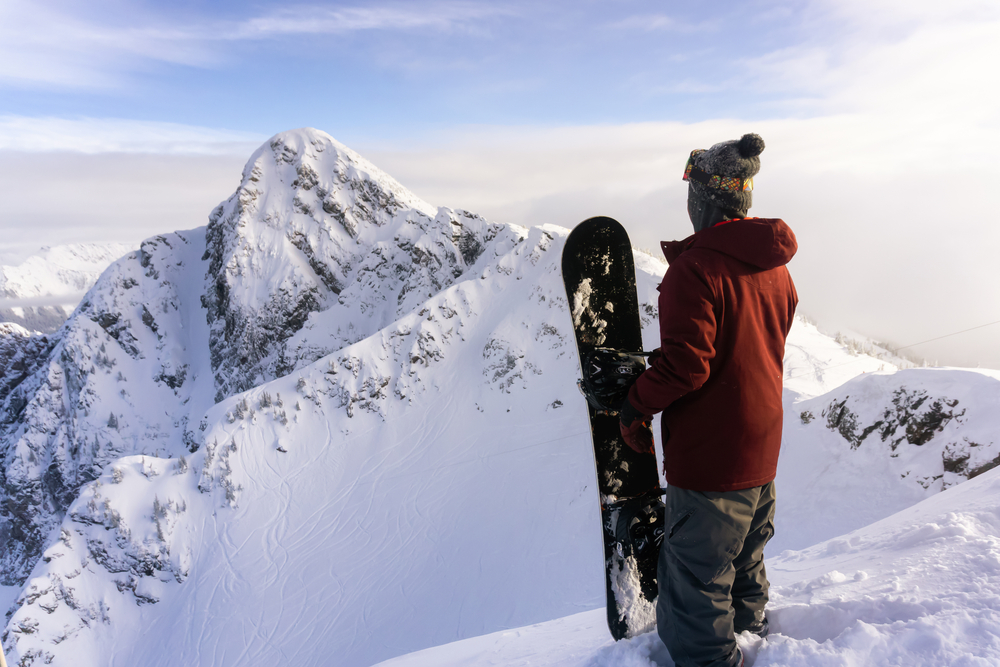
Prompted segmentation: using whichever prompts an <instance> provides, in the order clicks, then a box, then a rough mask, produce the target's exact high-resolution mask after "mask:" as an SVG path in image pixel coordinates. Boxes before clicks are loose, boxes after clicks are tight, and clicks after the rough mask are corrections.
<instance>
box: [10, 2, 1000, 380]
mask: <svg viewBox="0 0 1000 667" xmlns="http://www.w3.org/2000/svg"><path fill="white" fill-rule="evenodd" d="M997 62H1000V3H998V2H996V0H950V1H949V2H947V3H945V2H940V0H934V1H929V0H909V1H907V0H798V1H795V2H777V1H766V0H758V1H756V2H755V1H748V2H726V1H723V2H714V3H695V2H673V1H660V2H653V1H649V0H604V1H601V2H597V1H590V0H579V1H575V2H568V1H562V0H557V1H553V2H519V1H514V2H480V1H471V2H434V1H426V0H411V1H409V2H384V1H376V2H306V3H299V4H283V3H272V2H257V3H246V2H244V3H237V2H229V1H226V2H214V3H202V2H192V1H181V2H170V3H167V2H126V1H119V2H105V1H89V2H87V3H79V2H58V1H50V0H41V1H30V2H29V1H27V0H3V1H2V2H0V183H2V184H3V185H4V189H5V192H4V194H5V196H4V197H0V232H2V234H0V263H16V261H18V258H21V257H23V256H24V255H25V254H26V253H28V252H31V251H32V250H33V249H36V248H37V247H39V246H41V245H52V244H56V243H62V242H68V241H85V240H94V241H111V240H115V241H138V240H140V239H142V238H145V237H147V236H150V235H153V234H156V233H160V232H164V231H170V230H173V229H185V228H191V227H195V226H199V225H202V224H205V220H206V217H207V215H208V212H209V211H210V210H211V209H212V208H213V207H214V206H215V204H217V203H218V202H219V201H221V200H223V199H225V198H226V197H228V196H229V194H231V193H232V191H233V190H234V189H235V187H236V185H237V184H238V177H239V173H240V169H241V167H242V164H243V162H244V161H245V160H246V158H247V157H248V156H249V155H250V153H251V152H252V151H253V149H254V148H255V147H256V146H257V145H259V144H260V143H261V142H263V141H264V140H266V139H267V137H269V136H271V135H273V134H275V133H277V132H280V131H283V130H287V129H292V128H296V127H302V126H312V127H317V128H319V129H322V130H325V131H327V132H329V133H330V134H332V135H333V136H334V137H335V138H336V139H338V140H340V141H342V142H343V143H346V144H347V145H349V146H350V147H352V148H354V149H355V150H357V151H359V152H360V153H362V154H363V155H365V157H367V158H369V159H371V160H372V161H374V162H375V163H376V164H378V165H379V166H380V167H382V168H383V169H385V170H386V171H387V172H388V173H390V174H391V175H393V176H394V177H396V178H397V179H398V180H400V181H401V182H402V183H403V184H404V185H406V186H407V187H409V188H411V189H412V190H414V192H416V194H418V195H419V196H421V197H423V198H424V199H426V200H427V201H429V202H431V203H433V204H437V205H445V206H452V207H455V208H466V209H468V210H472V211H475V212H478V213H481V214H483V215H486V216H487V217H490V218H492V219H496V220H500V221H505V222H513V223H517V224H521V225H534V224H541V223H545V222H551V223H555V224H559V225H562V226H565V227H572V226H573V225H574V224H575V223H576V222H578V221H579V220H582V219H583V218H585V217H588V216H590V215H595V214H607V215H613V216H615V217H618V218H619V219H620V220H622V222H623V223H624V224H625V225H626V227H627V228H628V229H629V231H630V234H631V235H632V237H633V240H634V241H635V242H636V243H637V244H638V245H640V246H645V247H648V248H655V247H657V242H658V241H659V240H660V239H665V238H679V237H682V236H685V235H687V234H688V233H689V232H690V226H689V223H688V221H687V219H686V216H685V213H684V211H685V206H684V198H685V193H686V190H685V188H684V184H683V183H682V182H681V181H680V180H679V178H678V175H679V173H680V170H681V168H682V166H683V163H684V160H685V159H686V156H687V153H688V152H689V151H690V150H691V149H692V148H705V147H708V146H710V145H711V144H713V143H715V142H718V141H723V140H726V139H733V138H737V137H739V136H740V135H741V134H743V133H744V132H749V131H753V132H758V133H760V134H761V135H762V136H763V137H764V139H765V141H766V142H767V149H766V150H765V152H764V154H763V155H762V170H761V173H760V175H759V176H758V178H757V179H756V184H757V189H756V191H755V193H754V201H755V205H754V209H753V210H752V212H751V214H756V215H760V216H773V217H782V218H784V219H786V220H787V221H788V222H789V223H790V224H791V225H792V227H793V229H795V231H796V233H797V234H798V236H799V240H800V246H801V249H800V252H799V255H798V256H797V257H796V259H795V260H793V265H792V270H793V274H794V275H795V277H796V281H797V284H798V285H799V292H800V295H801V296H802V303H803V306H802V309H803V311H805V312H807V313H809V314H811V315H812V316H813V317H815V318H816V319H818V320H819V321H820V323H821V324H823V325H824V326H825V327H827V328H828V329H831V330H835V329H855V330H858V331H860V332H862V333H866V334H869V335H873V336H876V337H879V338H883V339H888V340H891V341H893V342H895V343H896V344H907V343H911V342H916V341H920V340H924V339H927V338H932V337H935V336H938V335H941V334H944V333H950V332H952V331H958V330H960V329H963V328H968V327H972V326H976V325H979V324H982V323H985V322H990V321H995V320H1000V290H997V289H996V285H997V284H1000V263H998V262H997V261H996V254H997V251H998V249H1000V226H998V225H997V224H996V223H995V222H994V221H993V217H992V215H991V214H990V213H989V211H990V210H991V209H992V208H993V207H994V204H993V203H992V202H993V198H994V193H995V192H996V186H995V184H994V183H995V180H996V176H995V175H994V173H993V172H994V170H995V164H996V162H997V157H996V156H997V155H998V154H1000V74H998V73H997V69H996V65H995V63H997ZM913 351H914V352H916V353H919V354H922V355H924V356H926V357H928V358H929V359H931V360H932V361H933V360H938V361H942V362H943V363H954V364H964V365H976V364H978V363H981V364H984V365H989V366H992V367H995V368H1000V327H992V328H985V329H982V330H978V331H977V332H973V333H970V334H966V335H963V336H960V337H956V338H952V339H948V340H946V341H944V342H942V343H935V344H931V345H929V346H925V347H921V348H919V349H915V350H913Z"/></svg>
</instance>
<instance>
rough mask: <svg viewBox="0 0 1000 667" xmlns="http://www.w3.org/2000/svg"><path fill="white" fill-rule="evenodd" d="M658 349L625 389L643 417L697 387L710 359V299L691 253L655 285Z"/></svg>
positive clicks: (712, 298) (708, 284)
mask: <svg viewBox="0 0 1000 667" xmlns="http://www.w3.org/2000/svg"><path fill="white" fill-rule="evenodd" d="M659 289H660V298H659V307H660V350H661V352H662V353H663V355H662V356H660V357H658V358H657V359H655V360H654V361H653V363H652V364H651V365H650V367H649V368H647V369H646V371H645V372H644V373H643V374H642V375H640V376H639V378H638V379H637V380H636V382H635V384H634V385H632V388H631V389H630V390H629V395H628V397H629V402H630V403H632V405H633V406H634V407H635V408H636V409H637V410H639V411H640V412H642V413H643V414H646V415H652V414H655V413H657V412H660V411H662V410H664V409H666V408H667V407H668V406H669V405H670V404H671V403H673V402H674V401H676V400H677V399H678V398H680V397H681V396H684V395H685V394H687V393H690V392H692V391H694V390H696V389H698V388H700V387H701V386H702V385H703V384H705V381H706V380H708V376H709V364H710V362H711V361H712V359H714V358H715V334H716V327H717V322H716V314H715V303H716V295H715V291H714V290H713V289H712V285H711V281H710V279H709V277H708V276H706V275H705V272H704V271H703V268H702V266H701V265H700V264H699V262H698V260H697V258H696V256H695V254H694V253H690V254H688V255H686V256H684V257H680V258H678V259H677V260H676V261H675V262H674V264H672V265H671V266H670V268H669V269H667V273H666V275H665V276H664V277H663V282H662V283H661V284H660V288H659Z"/></svg>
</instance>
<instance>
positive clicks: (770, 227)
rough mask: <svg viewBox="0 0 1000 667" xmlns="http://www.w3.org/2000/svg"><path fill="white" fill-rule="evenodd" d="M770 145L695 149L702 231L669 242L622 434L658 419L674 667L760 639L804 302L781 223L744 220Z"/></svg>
mask: <svg viewBox="0 0 1000 667" xmlns="http://www.w3.org/2000/svg"><path fill="white" fill-rule="evenodd" d="M763 148H764V144H763V141H762V140H761V139H760V137H758V136H757V135H745V136H744V137H743V138H742V139H741V140H739V141H731V142H724V143H722V144H716V145H715V146H713V147H712V148H711V149H710V150H708V151H693V152H692V154H691V158H690V159H689V162H688V167H687V169H686V171H685V180H689V183H690V186H689V193H688V213H689V215H690V217H691V222H692V224H693V226H694V228H695V232H696V233H695V234H694V235H693V236H691V237H689V238H687V239H685V240H683V241H678V242H672V243H664V244H663V250H664V254H665V256H666V257H667V260H668V262H669V264H670V268H669V269H668V270H667V273H666V275H665V276H664V280H663V282H662V284H661V285H660V299H659V307H660V333H661V347H660V352H659V354H657V355H655V356H654V357H653V359H652V361H651V364H650V367H649V369H648V370H647V371H646V372H645V373H643V374H642V375H641V376H640V377H639V379H638V381H637V382H636V383H635V385H634V386H633V387H632V389H631V391H630V392H629V397H628V399H627V400H626V401H625V404H624V405H623V406H622V410H621V417H622V432H623V436H624V437H625V439H626V442H628V443H629V444H630V445H631V446H633V447H634V448H636V449H639V450H646V451H648V449H649V448H650V447H651V443H648V442H643V441H642V435H641V434H642V433H643V430H642V429H640V428H638V427H637V426H636V425H637V424H639V423H641V422H645V421H648V419H647V418H648V416H649V415H652V414H655V413H656V412H660V411H663V419H662V432H661V435H662V439H663V450H664V472H665V475H666V478H667V482H668V484H669V486H668V489H667V497H666V505H667V509H666V537H665V539H664V543H663V549H662V552H661V557H660V566H659V573H658V584H659V588H660V595H659V601H658V604H657V622H658V628H659V631H660V636H661V637H662V638H663V640H664V643H665V644H666V645H667V648H668V649H669V650H670V653H671V656H672V657H673V659H674V661H675V662H676V663H677V664H678V665H679V667H689V666H690V667H696V666H697V667H702V666H707V665H713V666H715V665H718V666H720V667H721V666H723V665H726V666H728V665H736V664H739V662H740V661H741V660H742V656H741V654H740V653H739V650H738V649H737V648H736V644H735V639H734V631H741V630H750V631H756V632H759V633H763V632H766V621H765V619H764V605H765V604H766V602H767V578H766V575H765V572H764V565H763V548H764V545H765V544H766V543H767V540H768V539H770V537H771V535H772V534H773V512H774V484H773V480H774V476H775V472H776V467H777V459H778V451H779V448H780V444H781V424H782V407H781V380H782V359H783V356H784V345H785V339H786V337H787V335H788V331H789V329H790V328H791V324H792V318H793V316H794V312H795V306H796V303H797V296H796V293H795V287H794V285H793V283H792V280H791V277H790V275H789V273H788V270H787V269H786V268H785V264H787V263H788V261H789V260H790V259H791V258H792V256H793V255H794V254H795V250H796V248H797V244H796V241H795V236H794V234H793V233H792V231H791V229H789V227H788V226H787V225H786V224H785V223H784V222H783V221H781V220H776V219H758V218H746V217H745V216H746V213H747V210H748V209H749V207H750V203H751V195H750V191H751V188H752V177H753V176H754V175H755V174H756V173H757V171H758V170H759V167H760V161H759V159H758V157H757V156H758V155H759V154H760V152H761V151H762V150H763Z"/></svg>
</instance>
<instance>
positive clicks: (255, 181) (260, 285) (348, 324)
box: [203, 131, 502, 400]
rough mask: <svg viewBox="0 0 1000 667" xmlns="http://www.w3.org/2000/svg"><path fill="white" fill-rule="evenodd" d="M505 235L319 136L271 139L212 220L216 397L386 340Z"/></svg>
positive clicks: (208, 255) (210, 290) (208, 295)
mask: <svg viewBox="0 0 1000 667" xmlns="http://www.w3.org/2000/svg"><path fill="white" fill-rule="evenodd" d="M501 229H502V227H501V226H500V225H491V224H488V223H487V222H486V221H485V220H483V219H482V218H480V217H479V216H476V215H473V214H471V213H466V212H464V211H453V210H451V209H446V208H434V207H432V206H430V205H428V204H427V203H425V202H423V201H420V200H419V199H418V198H416V197H415V196H414V195H413V194H412V193H410V192H408V191H407V190H405V189H404V188H403V187H402V186H401V185H399V183H397V182H396V181H394V180H393V179H392V178H390V177H389V176H388V175H386V174H385V173H383V172H382V171H380V170H379V169H378V168H377V167H375V166H374V165H372V164H371V163H369V162H368V161H367V160H365V159H364V158H362V157H361V156H359V155H357V154H356V153H354V152H353V151H351V150H350V149H348V148H346V147H345V146H343V145H341V144H338V143H337V142H336V141H334V140H332V139H331V138H330V137H329V136H327V135H325V134H323V133H321V132H315V131H300V132H296V133H285V134H282V135H278V136H276V137H274V138H273V139H272V140H271V141H270V142H268V143H267V144H265V145H264V146H262V147H261V148H260V149H259V150H258V151H257V152H256V153H255V154H254V155H253V156H252V157H251V158H250V161H249V162H248V163H247V166H246V168H245V170H244V172H243V181H242V183H241V184H240V187H239V189H238V190H237V191H236V193H235V194H234V195H233V196H232V197H230V198H229V199H228V200H227V201H226V202H224V203H223V204H221V205H220V206H219V207H218V208H217V209H215V211H213V212H212V215H211V217H210V220H209V225H208V232H207V247H206V252H205V259H206V260H207V261H208V262H209V269H208V273H207V285H206V289H205V294H204V298H203V304H204V306H205V308H206V311H207V314H208V321H209V324H210V326H211V331H212V335H211V339H210V346H211V352H212V357H211V362H212V370H213V372H214V373H215V379H216V387H217V394H216V399H217V400H221V399H223V398H225V397H226V396H230V395H232V394H233V393H236V392H240V391H245V390H247V389H249V388H251V387H254V386H257V385H259V384H260V383H262V382H264V381H266V380H268V379H271V378H274V377H280V376H282V375H285V374H287V373H289V372H291V371H292V370H294V369H295V368H298V367H300V366H301V365H302V364H308V363H311V362H313V361H315V360H316V359H318V358H319V357H321V356H324V355H326V354H328V353H329V352H331V351H333V350H337V349H340V348H341V347H343V346H345V345H348V344H351V343H355V342H357V341H359V340H361V339H363V338H366V337H367V336H369V335H371V334H372V333H374V332H375V331H378V330H379V329H381V328H382V327H384V326H386V325H387V324H389V323H390V322H392V321H394V320H396V319H398V318H399V317H400V316H402V315H403V314H405V313H407V312H409V311H410V310H412V309H413V308H415V307H416V306H417V305H419V304H420V303H421V302H423V301H425V300H426V299H427V298H429V297H430V296H432V295H433V294H436V293H437V292H439V291H441V290H442V289H444V288H446V287H448V286H449V285H451V284H452V283H453V282H454V281H455V280H456V278H458V277H459V276H460V275H462V273H463V272H464V271H465V269H466V268H467V267H468V266H469V265H471V264H472V263H474V262H475V260H476V259H477V258H478V256H479V254H480V253H481V252H482V250H483V248H484V247H485V245H486V244H487V243H489V242H490V241H491V240H492V239H493V238H494V237H495V236H496V235H497V233H498V232H499V231H500V230H501Z"/></svg>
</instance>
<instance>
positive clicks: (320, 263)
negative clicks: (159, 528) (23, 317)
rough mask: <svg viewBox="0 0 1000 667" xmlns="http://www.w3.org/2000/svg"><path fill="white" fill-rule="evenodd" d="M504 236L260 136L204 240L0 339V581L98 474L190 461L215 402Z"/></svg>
mask: <svg viewBox="0 0 1000 667" xmlns="http://www.w3.org/2000/svg"><path fill="white" fill-rule="evenodd" d="M505 229H507V228H506V227H504V226H501V225H495V224H490V223H487V222H486V221H485V220H483V219H482V218H480V217H478V216H475V215H473V214H470V213H465V212H462V211H453V210H451V209H446V208H435V207H432V206H430V205H429V204H427V203H425V202H422V201H420V200H419V199H418V198H417V197H415V196H414V195H413V194H411V193H409V192H408V191H406V190H405V189H404V188H403V187H402V186H400V185H399V184H398V183H396V182H395V181H394V180H392V179H391V178H390V177H388V176H387V175H386V174H384V173H383V172H381V171H380V170H379V169H378V168H376V167H375V166H374V165H372V164H370V163H368V162H367V161H365V160H364V159H363V158H361V157H360V156H358V155H357V154H356V153H354V152H352V151H350V150H349V149H347V148H346V147H344V146H342V145H341V144H338V143H337V142H336V141H334V140H333V139H332V138H331V137H330V136H329V135H326V134H324V133H322V132H318V131H315V130H298V131H293V132H286V133H283V134H280V135H277V136H276V137H274V138H273V139H272V140H270V141H269V142H268V143H267V144H265V145H264V146H262V147H261V148H260V149H259V150H258V151H257V152H256V153H254V155H253V156H251V158H250V161H249V162H248V163H247V166H246V168H245V169H244V173H243V180H242V182H241V184H240V187H239V188H238V190H237V191H236V192H235V193H234V194H233V196H232V197H230V198H229V199H228V200H227V201H225V202H223V203H222V204H221V205H220V206H219V207H218V208H217V209H216V210H215V211H213V212H212V214H211V216H210V218H209V224H208V226H207V228H201V229H197V230H193V231H190V232H178V233H175V234H167V235H163V236H157V237H154V238H152V239H149V240H147V241H145V242H144V243H143V244H142V247H141V248H140V249H139V250H138V251H134V252H131V253H129V254H127V255H126V256H125V257H123V258H122V259H120V260H119V261H117V262H115V263H114V264H113V265H112V266H111V267H110V268H109V269H108V270H107V271H106V272H105V273H104V274H103V276H102V277H101V278H100V280H99V281H98V282H97V283H96V284H95V285H94V287H93V288H92V289H91V290H90V291H89V292H88V293H87V295H86V297H85V298H84V300H83V302H82V303H81V304H80V305H79V307H78V308H77V310H76V311H75V312H74V313H73V315H72V316H71V317H70V318H69V320H68V321H67V322H66V324H65V326H64V327H63V328H62V329H61V330H60V331H59V332H58V333H57V334H54V335H52V336H49V337H45V336H42V337H31V336H29V335H28V334H27V332H26V331H24V330H22V329H14V328H9V330H4V331H3V332H0V341H2V343H0V355H4V357H5V358H9V359H11V360H12V361H11V363H10V365H8V366H4V367H3V368H4V371H3V375H2V380H0V400H2V413H0V414H2V418H0V454H2V459H0V474H2V479H3V491H2V498H0V501H2V503H0V537H3V538H4V539H2V540H0V582H2V583H5V584H15V583H17V584H19V583H21V582H23V581H24V579H25V577H27V575H28V573H29V572H30V571H31V568H32V566H33V565H34V563H35V561H36V560H37V559H38V557H39V555H40V554H41V552H42V550H43V549H44V548H45V546H46V545H47V544H51V543H52V542H53V540H55V539H56V538H57V533H58V531H57V527H58V525H59V524H60V522H61V521H62V519H63V517H64V516H65V513H66V510H67V508H68V507H69V505H70V504H71V503H72V502H73V500H74V499H75V498H76V497H77V495H78V494H79V491H80V488H81V486H82V485H83V484H86V483H87V482H90V481H91V480H94V479H96V478H97V477H98V476H99V475H100V473H101V471H102V470H103V469H104V468H105V467H106V466H107V465H108V463H109V462H111V461H113V460H115V459H118V458H120V457H123V456H130V455H143V454H145V455H150V456H160V457H162V456H167V457H170V456H181V455H184V454H188V453H190V452H193V451H195V450H196V449H197V448H198V447H199V446H200V442H201V441H200V439H199V435H200V430H199V421H200V419H201V417H202V415H203V414H204V412H205V410H206V409H207V408H208V407H210V406H211V405H212V404H213V403H214V402H217V401H220V400H222V399H224V398H226V397H228V396H231V395H233V394H235V393H238V392H242V391H246V390H247V389H250V388H252V387H255V386H258V385H259V384H262V383H264V382H266V381H269V380H272V379H274V378H276V377H281V376H283V375H286V374H288V373H289V372H291V371H293V370H295V369H297V368H300V367H302V366H303V365H305V364H309V363H311V362H313V361H315V360H316V359H318V358H320V357H322V356H324V355H326V354H329V353H330V352H332V351H335V350H338V349H340V348H342V347H344V346H345V345H347V344H350V343H354V342H357V341H358V340H361V339H363V338H365V337H367V336H369V335H371V334H372V333H374V332H375V331H378V330H379V329H381V328H382V327H384V326H386V325H387V324H389V323H390V322H392V321H394V320H395V319H397V318H398V317H400V316H401V315H402V314H405V313H406V312H408V311H409V310H412V309H413V308H415V307H416V306H418V305H419V304H420V303H422V302H423V301H425V300H426V299H427V298H428V297H429V296H431V295H432V294H435V293H437V292H438V291H440V290H442V289H444V288H446V287H447V286H449V285H451V284H452V283H453V282H454V281H455V280H456V278H458V277H459V276H460V275H462V273H463V271H465V270H466V268H467V267H468V266H470V265H471V264H472V263H473V262H475V260H476V258H477V257H478V256H479V255H480V254H481V253H482V252H483V250H484V248H486V247H487V245H488V244H490V243H491V242H492V241H493V240H494V239H495V238H496V237H497V235H498V234H501V232H503V231H504V230H505ZM507 233H508V234H509V231H508V232H507Z"/></svg>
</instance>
